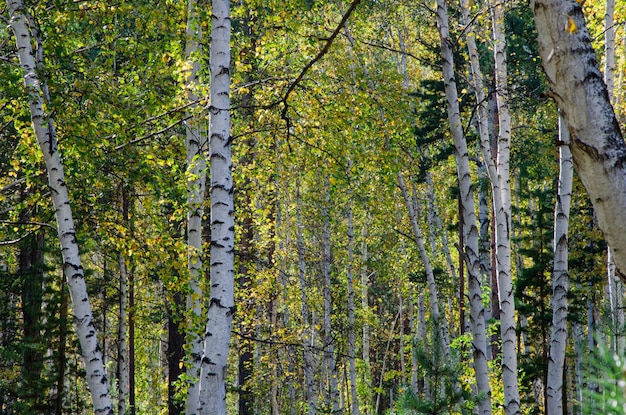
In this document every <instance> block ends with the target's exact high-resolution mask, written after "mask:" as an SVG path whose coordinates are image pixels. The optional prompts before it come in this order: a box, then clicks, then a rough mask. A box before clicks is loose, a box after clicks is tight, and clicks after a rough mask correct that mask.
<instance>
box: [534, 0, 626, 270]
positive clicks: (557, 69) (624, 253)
mask: <svg viewBox="0 0 626 415" xmlns="http://www.w3.org/2000/svg"><path fill="white" fill-rule="evenodd" d="M531 7H532V8H533V11H534V15H535V26H536V28H537V34H538V42H539V52H540V55H541V59H542V63H543V68H544V71H545V73H546V78H547V80H548V82H549V84H550V89H551V92H552V96H553V98H554V99H555V100H556V102H557V105H558V107H559V109H560V111H561V114H562V116H563V118H564V120H565V121H566V124H567V126H568V128H569V133H570V139H571V144H570V148H571V150H572V156H573V158H574V168H575V169H576V172H577V174H578V177H580V179H581V182H582V183H583V185H584V186H585V188H586V189H587V193H588V194H589V197H590V199H591V203H592V204H593V207H594V212H595V213H596V216H597V219H598V224H599V227H600V229H602V231H603V233H604V236H605V238H606V241H607V243H608V244H609V246H610V247H611V248H612V249H613V254H614V256H613V259H614V261H615V266H616V272H618V273H619V274H622V275H620V277H621V278H622V279H623V278H624V276H623V274H624V273H626V221H624V211H626V179H624V177H626V144H625V143H624V139H623V136H622V132H621V131H620V128H619V124H618V123H617V120H616V118H615V114H614V112H613V107H612V106H611V102H610V99H609V94H608V91H607V88H606V85H605V83H604V82H603V79H602V75H601V73H600V70H599V67H598V63H597V61H596V56H595V52H594V50H593V48H592V46H591V36H590V35H589V32H588V30H587V28H586V25H585V21H584V16H583V11H582V5H581V4H580V3H578V2H576V1H572V0H531Z"/></svg>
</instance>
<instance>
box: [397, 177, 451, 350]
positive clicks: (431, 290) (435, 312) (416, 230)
mask: <svg viewBox="0 0 626 415" xmlns="http://www.w3.org/2000/svg"><path fill="white" fill-rule="evenodd" d="M398 186H399V187H400V190H401V191H402V196H403V197H404V202H405V204H406V207H407V210H408V213H409V219H410V221H411V228H412V229H413V237H414V238H415V243H416V244H417V249H418V251H419V253H420V257H421V259H422V263H423V265H424V269H425V271H426V283H427V285H428V294H429V295H430V312H431V315H432V318H433V320H434V322H435V326H436V328H437V330H440V332H441V335H442V336H441V338H442V340H443V343H444V344H443V350H444V353H445V356H446V357H447V356H448V355H449V354H450V339H449V337H448V334H447V333H446V330H445V329H444V321H443V319H442V316H441V312H440V311H439V294H438V293H437V283H436V281H435V274H434V272H433V268H432V265H431V263H430V258H429V257H428V253H427V252H426V247H425V246H424V238H423V236H422V231H421V229H420V227H419V224H418V223H417V213H416V212H415V208H414V206H413V200H412V199H411V197H410V196H409V192H408V190H407V187H406V183H405V182H404V177H403V175H402V172H399V173H398Z"/></svg>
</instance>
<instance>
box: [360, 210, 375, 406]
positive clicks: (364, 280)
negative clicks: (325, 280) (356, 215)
mask: <svg viewBox="0 0 626 415" xmlns="http://www.w3.org/2000/svg"><path fill="white" fill-rule="evenodd" d="M368 219H369V217H368ZM367 228H368V227H367V224H366V225H365V226H363V229H362V230H361V236H362V239H363V242H362V243H361V313H363V316H364V318H363V329H362V332H361V333H362V339H361V349H362V350H361V354H362V358H363V382H365V384H366V385H367V386H368V387H367V388H366V392H365V393H366V394H365V396H364V398H363V399H361V401H364V408H365V412H366V413H367V414H369V413H370V412H371V408H372V393H371V390H372V388H371V386H372V366H371V362H370V332H371V330H370V315H371V310H370V306H369V296H368V289H369V285H370V284H369V279H370V277H371V274H369V271H368V267H367V262H368V261H369V253H368V250H367V238H368V236H369V233H368V229H367Z"/></svg>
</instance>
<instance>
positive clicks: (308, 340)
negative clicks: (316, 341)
mask: <svg viewBox="0 0 626 415" xmlns="http://www.w3.org/2000/svg"><path fill="white" fill-rule="evenodd" d="M301 205H302V203H301V200H300V182H299V180H298V181H296V216H297V226H298V231H297V240H296V243H297V250H298V276H299V278H298V280H299V282H300V300H301V302H302V306H301V307H302V328H303V333H304V334H303V336H302V342H303V344H302V346H303V347H302V349H303V360H304V361H303V368H302V369H303V372H304V384H305V386H306V390H305V396H306V400H307V404H308V414H309V415H315V414H316V413H317V390H316V388H315V377H314V371H313V355H312V353H311V348H312V346H313V338H314V336H313V330H315V327H314V326H313V324H312V322H311V312H310V310H309V305H308V301H307V296H306V293H307V291H308V290H307V286H306V257H305V250H304V235H303V228H304V224H303V223H302V211H301Z"/></svg>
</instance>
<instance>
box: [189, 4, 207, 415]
mask: <svg viewBox="0 0 626 415" xmlns="http://www.w3.org/2000/svg"><path fill="white" fill-rule="evenodd" d="M201 42H202V31H201V28H200V22H199V21H198V18H197V11H196V1H195V0H188V3H187V28H186V41H185V58H186V60H187V62H189V63H190V65H191V69H190V71H189V74H188V75H187V79H186V85H185V89H186V96H187V104H188V105H190V107H189V114H188V117H189V120H188V121H187V123H186V124H185V127H186V128H185V130H186V131H185V147H186V151H187V175H186V176H187V270H188V272H189V294H187V336H186V337H187V339H186V342H187V344H188V345H189V346H188V347H189V351H188V357H187V365H186V366H187V367H186V372H187V379H189V384H188V387H187V397H186V405H185V413H186V415H193V414H195V413H197V411H198V398H199V392H200V380H199V377H200V357H201V356H202V335H201V333H202V323H201V319H202V317H201V315H202V307H201V300H202V295H203V293H202V288H200V280H201V279H202V275H203V263H202V258H203V257H204V255H203V249H202V217H203V216H204V194H205V187H206V159H205V152H206V147H207V138H206V135H205V134H203V132H202V131H201V130H200V128H199V127H198V119H197V114H195V113H196V112H197V111H198V105H197V104H196V102H197V101H198V95H197V88H198V72H199V71H200V63H199V61H198V59H197V58H198V55H199V53H200V52H201V46H200V44H201Z"/></svg>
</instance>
